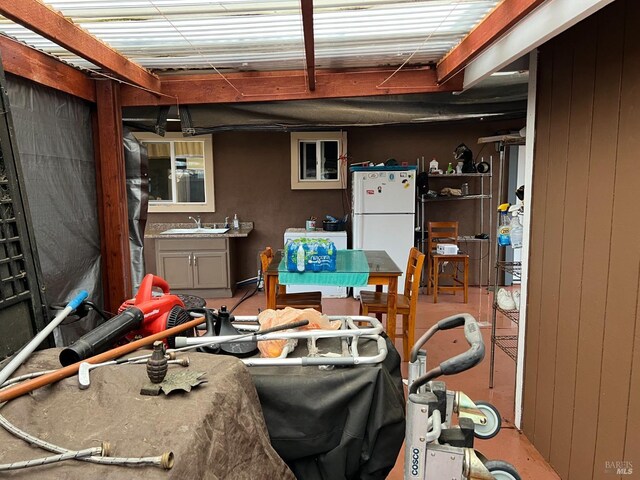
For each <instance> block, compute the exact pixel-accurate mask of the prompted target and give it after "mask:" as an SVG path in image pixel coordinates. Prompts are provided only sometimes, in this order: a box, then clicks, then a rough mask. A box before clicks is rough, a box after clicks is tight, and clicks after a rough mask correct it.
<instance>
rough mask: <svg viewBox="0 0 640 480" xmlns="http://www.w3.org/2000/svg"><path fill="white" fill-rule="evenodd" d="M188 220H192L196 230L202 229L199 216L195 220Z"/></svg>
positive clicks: (191, 218) (190, 218)
mask: <svg viewBox="0 0 640 480" xmlns="http://www.w3.org/2000/svg"><path fill="white" fill-rule="evenodd" d="M189 220H193V221H194V222H196V228H202V222H201V221H200V216H197V217H196V218H193V217H189Z"/></svg>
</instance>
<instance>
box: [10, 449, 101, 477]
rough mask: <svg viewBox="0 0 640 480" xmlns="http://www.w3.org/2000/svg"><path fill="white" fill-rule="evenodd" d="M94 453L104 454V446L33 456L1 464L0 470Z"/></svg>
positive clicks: (87, 455)
mask: <svg viewBox="0 0 640 480" xmlns="http://www.w3.org/2000/svg"><path fill="white" fill-rule="evenodd" d="M92 455H102V447H93V448H85V449H84V450H77V451H75V452H69V453H61V454H59V455H51V456H49V457H41V458H33V459H31V460H23V461H21V462H13V463H3V464H0V472H3V471H7V470H19V469H21V468H29V467H39V466H41V465H48V464H50V463H57V462H62V461H64V460H75V459H78V458H83V457H90V456H92Z"/></svg>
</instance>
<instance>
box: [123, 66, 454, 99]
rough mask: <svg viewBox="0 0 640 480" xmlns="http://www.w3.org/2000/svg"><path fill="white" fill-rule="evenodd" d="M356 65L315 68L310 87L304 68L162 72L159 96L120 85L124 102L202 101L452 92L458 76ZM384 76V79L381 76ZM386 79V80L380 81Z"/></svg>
mask: <svg viewBox="0 0 640 480" xmlns="http://www.w3.org/2000/svg"><path fill="white" fill-rule="evenodd" d="M393 72H394V70H393V69H382V68H381V69H373V70H357V71H326V70H320V71H316V88H315V90H313V91H309V89H308V88H307V83H306V76H305V72H304V71H302V70H296V71H276V72H247V73H240V74H238V73H234V74H228V75H226V76H225V77H224V78H223V77H221V76H220V75H217V74H206V75H172V76H163V77H162V90H161V93H162V95H161V96H157V95H154V94H151V93H149V92H145V91H144V90H140V89H138V88H134V87H131V86H128V85H122V89H121V93H122V99H121V101H122V106H123V107H133V106H143V105H175V104H183V105H187V104H203V103H234V102H262V101H270V100H305V99H317V98H341V97H368V96H375V95H400V94H406V93H431V92H453V91H459V90H461V89H462V79H461V78H459V79H458V78H455V79H453V80H452V81H450V82H447V83H446V84H444V85H438V83H437V81H436V71H435V70H434V69H430V68H428V67H423V68H413V69H411V68H407V69H403V70H400V71H399V72H397V73H396V74H395V75H393V77H391V78H389V77H390V76H391V75H392V74H393ZM385 80H386V81H385ZM383 82H384V84H383Z"/></svg>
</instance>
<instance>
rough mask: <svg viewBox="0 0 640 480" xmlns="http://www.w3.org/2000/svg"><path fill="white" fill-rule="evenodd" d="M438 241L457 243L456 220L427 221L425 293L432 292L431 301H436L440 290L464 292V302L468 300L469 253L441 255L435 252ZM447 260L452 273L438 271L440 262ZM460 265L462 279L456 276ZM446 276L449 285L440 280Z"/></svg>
mask: <svg viewBox="0 0 640 480" xmlns="http://www.w3.org/2000/svg"><path fill="white" fill-rule="evenodd" d="M438 243H453V244H455V245H457V244H458V222H429V223H428V224H427V255H428V259H427V293H431V292H433V303H438V293H439V291H440V290H448V291H451V292H453V294H454V295H455V293H456V291H458V290H462V291H463V292H464V303H467V302H468V301H469V298H468V297H469V255H467V254H465V253H457V254H455V255H441V254H438V253H436V251H437V250H436V249H437V246H438ZM443 262H449V263H451V264H452V265H453V270H454V271H453V273H443V272H440V264H441V263H443ZM460 264H461V265H462V280H460V279H459V278H458V273H459V272H458V265H460ZM443 278H448V279H450V280H451V285H442V284H441V282H440V280H441V279H443Z"/></svg>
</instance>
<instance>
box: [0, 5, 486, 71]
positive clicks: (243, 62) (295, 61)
mask: <svg viewBox="0 0 640 480" xmlns="http://www.w3.org/2000/svg"><path fill="white" fill-rule="evenodd" d="M45 3H46V4H48V5H50V6H51V7H52V8H54V9H55V10H58V11H60V12H61V13H62V14H63V15H65V16H66V17H68V18H69V19H71V20H73V21H74V22H75V23H77V24H78V25H80V26H82V27H83V28H85V29H86V30H87V31H89V32H91V33H92V34H93V35H95V36H96V37H98V38H99V39H101V40H103V41H104V42H105V43H107V44H108V45H110V46H111V47H113V48H114V49H116V50H118V51H119V52H120V53H122V54H123V55H125V56H127V57H128V58H130V59H132V60H133V61H135V62H136V63H138V64H140V65H142V66H144V67H146V68H149V69H153V70H174V69H185V70H196V69H197V70H201V69H212V68H214V67H215V68H216V69H218V70H220V71H250V70H263V71H267V70H289V69H291V70H298V69H303V68H304V65H305V55H304V39H303V33H302V17H301V13H300V1H299V0H281V1H249V0H225V1H218V2H214V1H207V0H184V1H180V0H113V1H107V0H102V1H95V0H94V1H87V0H49V1H45ZM498 3H499V0H422V1H393V0H392V1H380V0H348V1H337V0H316V1H315V2H314V30H315V34H314V38H315V59H316V68H320V69H325V68H327V69H328V68H356V67H377V66H398V65H401V64H402V63H403V62H405V61H407V59H410V60H409V62H408V64H410V65H424V64H431V63H435V62H437V61H438V60H440V59H441V58H442V57H443V56H444V55H445V54H446V53H447V52H448V51H449V50H451V49H452V48H453V47H454V46H455V45H457V44H458V43H459V42H460V40H461V39H462V38H463V37H464V36H465V35H466V34H467V33H469V31H471V30H472V29H473V27H474V26H475V25H477V24H478V23H479V22H480V20H482V19H483V18H484V17H485V16H486V15H487V14H488V13H489V12H490V11H491V10H492V9H493V8H494V7H495V6H496V5H497V4H498ZM0 31H1V32H3V33H5V34H7V35H10V36H12V37H15V38H17V39H18V40H21V41H23V42H25V43H27V44H29V45H32V46H34V47H36V48H39V49H41V50H43V51H45V52H48V53H51V54H54V55H56V56H58V57H60V58H61V59H63V60H65V61H67V62H69V63H72V64H74V65H77V66H81V67H85V68H92V69H95V68H96V67H95V66H94V65H91V64H90V63H88V62H87V61H86V60H84V59H81V58H78V57H77V56H76V55H75V54H72V53H70V52H68V51H66V50H64V49H63V48H61V47H59V46H58V45H56V44H54V43H52V42H50V41H49V40H46V39H44V38H42V37H41V36H39V35H38V34H35V33H33V32H31V31H30V30H27V29H26V28H24V27H22V26H20V25H16V24H14V23H13V22H11V21H9V20H6V19H3V18H2V17H0Z"/></svg>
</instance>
